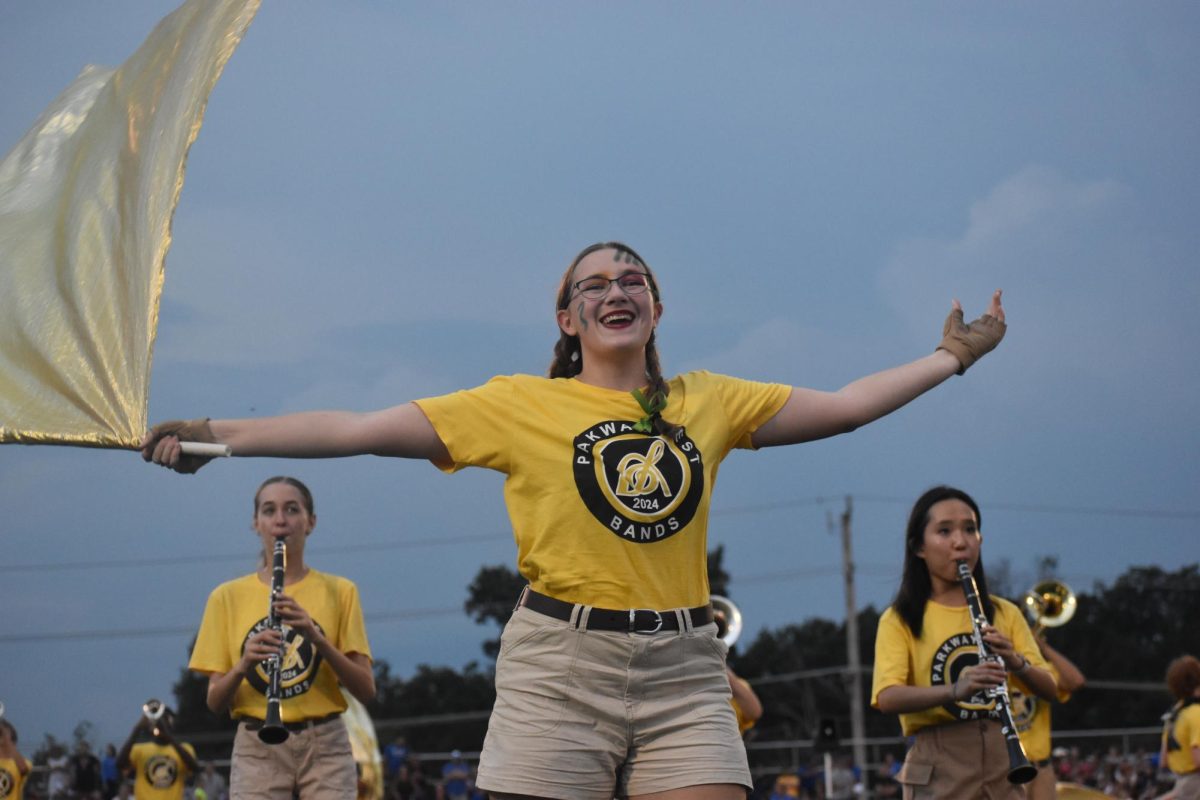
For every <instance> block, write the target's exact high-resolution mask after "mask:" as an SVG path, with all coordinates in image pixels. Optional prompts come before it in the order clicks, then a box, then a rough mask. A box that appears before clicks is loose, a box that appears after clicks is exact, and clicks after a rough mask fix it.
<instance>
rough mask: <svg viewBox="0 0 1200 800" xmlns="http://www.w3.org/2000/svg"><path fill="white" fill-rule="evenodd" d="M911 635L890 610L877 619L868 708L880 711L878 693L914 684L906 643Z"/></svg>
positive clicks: (901, 621) (898, 616)
mask: <svg viewBox="0 0 1200 800" xmlns="http://www.w3.org/2000/svg"><path fill="white" fill-rule="evenodd" d="M911 639H912V632H911V631H909V629H908V625H907V624H905V622H904V620H903V619H902V618H901V617H900V615H899V614H897V613H896V610H895V609H894V608H891V607H889V608H888V609H887V610H886V611H884V612H883V616H882V617H880V618H879V628H878V630H877V631H876V634H875V666H874V668H873V670H872V678H871V705H872V707H874V708H879V693H880V692H881V691H883V690H884V689H886V688H888V687H889V686H909V685H911V684H912V683H913V679H912V661H911V659H910V658H909V641H910V640H911Z"/></svg>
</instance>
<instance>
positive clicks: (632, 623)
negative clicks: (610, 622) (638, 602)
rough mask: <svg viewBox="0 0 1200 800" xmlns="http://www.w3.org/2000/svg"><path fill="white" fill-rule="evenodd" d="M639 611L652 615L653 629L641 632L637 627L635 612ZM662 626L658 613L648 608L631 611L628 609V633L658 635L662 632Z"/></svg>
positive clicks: (660, 615)
mask: <svg viewBox="0 0 1200 800" xmlns="http://www.w3.org/2000/svg"><path fill="white" fill-rule="evenodd" d="M639 611H645V612H646V613H648V614H653V615H654V627H653V628H651V629H650V630H641V629H639V628H638V627H637V623H636V619H637V612H639ZM662 626H663V618H662V614H660V613H658V612H657V611H654V610H652V609H649V608H631V609H629V632H630V633H646V634H649V633H658V632H659V631H661V630H662Z"/></svg>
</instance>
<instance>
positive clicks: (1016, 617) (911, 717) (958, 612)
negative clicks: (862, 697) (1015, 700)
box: [871, 596, 1049, 736]
mask: <svg viewBox="0 0 1200 800" xmlns="http://www.w3.org/2000/svg"><path fill="white" fill-rule="evenodd" d="M992 603H993V604H994V605H995V608H996V619H995V622H994V624H995V626H996V629H997V630H999V631H1000V632H1001V633H1003V634H1004V635H1005V636H1007V637H1008V638H1009V639H1011V640H1012V642H1013V646H1014V647H1015V648H1016V651H1017V652H1018V653H1020V654H1022V655H1024V656H1025V658H1027V659H1029V663H1030V664H1032V665H1033V666H1035V667H1040V668H1041V669H1048V668H1049V665H1047V664H1046V660H1045V659H1044V658H1042V653H1041V651H1040V650H1038V646H1037V642H1035V641H1034V639H1033V633H1031V632H1030V630H1029V625H1028V623H1026V622H1025V618H1024V617H1023V616H1021V612H1020V611H1019V610H1018V609H1017V607H1016V606H1015V605H1013V604H1012V603H1010V602H1009V601H1007V600H1005V599H1004V598H1002V597H995V596H993V597H992ZM978 663H979V650H978V648H977V647H976V645H975V637H974V635H973V629H972V626H971V614H970V611H968V610H967V607H966V606H965V605H964V606H957V607H956V606H944V605H941V604H940V603H935V602H933V601H932V600H930V601H929V602H927V603H926V604H925V616H924V619H923V620H922V632H921V638H920V639H917V638H915V637H914V636H913V634H912V630H911V629H910V628H909V627H908V625H907V624H906V623H905V622H904V620H903V619H902V618H901V617H900V615H899V614H898V613H896V609H894V608H891V607H889V608H888V609H887V610H886V611H884V612H883V616H882V617H880V618H879V631H878V633H877V634H876V637H875V667H874V677H873V679H872V682H871V705H873V706H874V707H876V708H878V707H879V693H880V692H881V691H883V690H884V689H886V688H887V687H889V686H946V685H948V683H952V682H953V681H955V680H956V679H957V678H958V675H959V673H960V672H961V671H962V670H963V668H964V667H970V666H974V665H975V664H978ZM1009 685H1010V687H1011V685H1012V678H1011V676H1010V678H1009ZM995 705H996V703H995V701H994V700H993V699H992V698H989V697H987V696H986V695H985V694H984V693H982V692H980V693H977V694H975V695H974V696H972V697H968V698H964V699H962V700H960V701H958V702H957V703H951V702H947V703H946V704H945V705H941V706H937V707H935V708H929V709H926V710H924V711H917V712H913V713H908V714H901V715H900V727H901V729H902V730H903V732H904V735H905V736H911V735H912V734H914V733H916V732H917V731H919V730H921V729H922V728H924V727H927V726H929V725H940V724H942V723H945V722H953V721H957V720H966V719H979V718H981V717H987V716H990V715H991V714H992V713H994V711H995Z"/></svg>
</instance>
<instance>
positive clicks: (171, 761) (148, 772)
mask: <svg viewBox="0 0 1200 800" xmlns="http://www.w3.org/2000/svg"><path fill="white" fill-rule="evenodd" d="M174 723H175V714H174V712H172V711H171V709H169V708H168V709H165V710H164V711H163V714H162V716H161V717H159V718H158V719H157V720H155V721H153V722H152V721H151V720H149V719H147V718H146V716H145V715H142V716H140V717H138V721H137V724H135V725H134V726H133V729H132V730H131V731H130V732H129V736H128V737H127V738H126V739H125V744H123V745H121V751H120V752H119V753H117V768H118V769H120V770H121V771H122V772H127V773H128V772H132V773H133V796H134V798H135V799H136V800H182V798H183V789H184V786H185V785H186V784H187V780H188V776H189V775H193V774H195V772H196V770H197V764H196V750H195V748H193V747H192V746H191V745H190V744H188V743H187V742H179V741H176V739H175V736H174V733H173V731H172V729H173V728H174ZM142 736H148V737H149V738H150V741H148V742H137V743H136V744H135V743H134V742H135V741H136V740H137V739H138V738H139V737H142Z"/></svg>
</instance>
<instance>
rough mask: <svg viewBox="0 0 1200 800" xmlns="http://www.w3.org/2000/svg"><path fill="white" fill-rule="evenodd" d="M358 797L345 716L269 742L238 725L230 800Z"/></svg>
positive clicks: (356, 773) (346, 799)
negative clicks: (294, 793)
mask: <svg viewBox="0 0 1200 800" xmlns="http://www.w3.org/2000/svg"><path fill="white" fill-rule="evenodd" d="M293 790H295V791H297V792H299V795H300V800H355V798H356V797H357V795H358V770H357V768H356V767H355V765H354V754H353V753H352V752H351V750H350V736H349V734H347V733H346V723H345V722H343V721H342V718H341V717H337V718H335V719H332V720H330V721H328V722H323V723H321V724H319V725H314V726H312V727H309V728H305V729H303V730H299V731H292V732H291V734H290V735H289V736H288V738H287V741H285V742H281V743H280V744H264V743H263V742H262V741H261V740H260V739H259V738H258V734H257V733H255V732H254V731H251V730H248V729H247V728H246V726H245V725H244V724H242V725H238V729H237V735H236V736H234V738H233V759H232V766H231V769H230V773H229V797H230V800H251V799H252V800H292V796H293V795H292V792H293Z"/></svg>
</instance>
